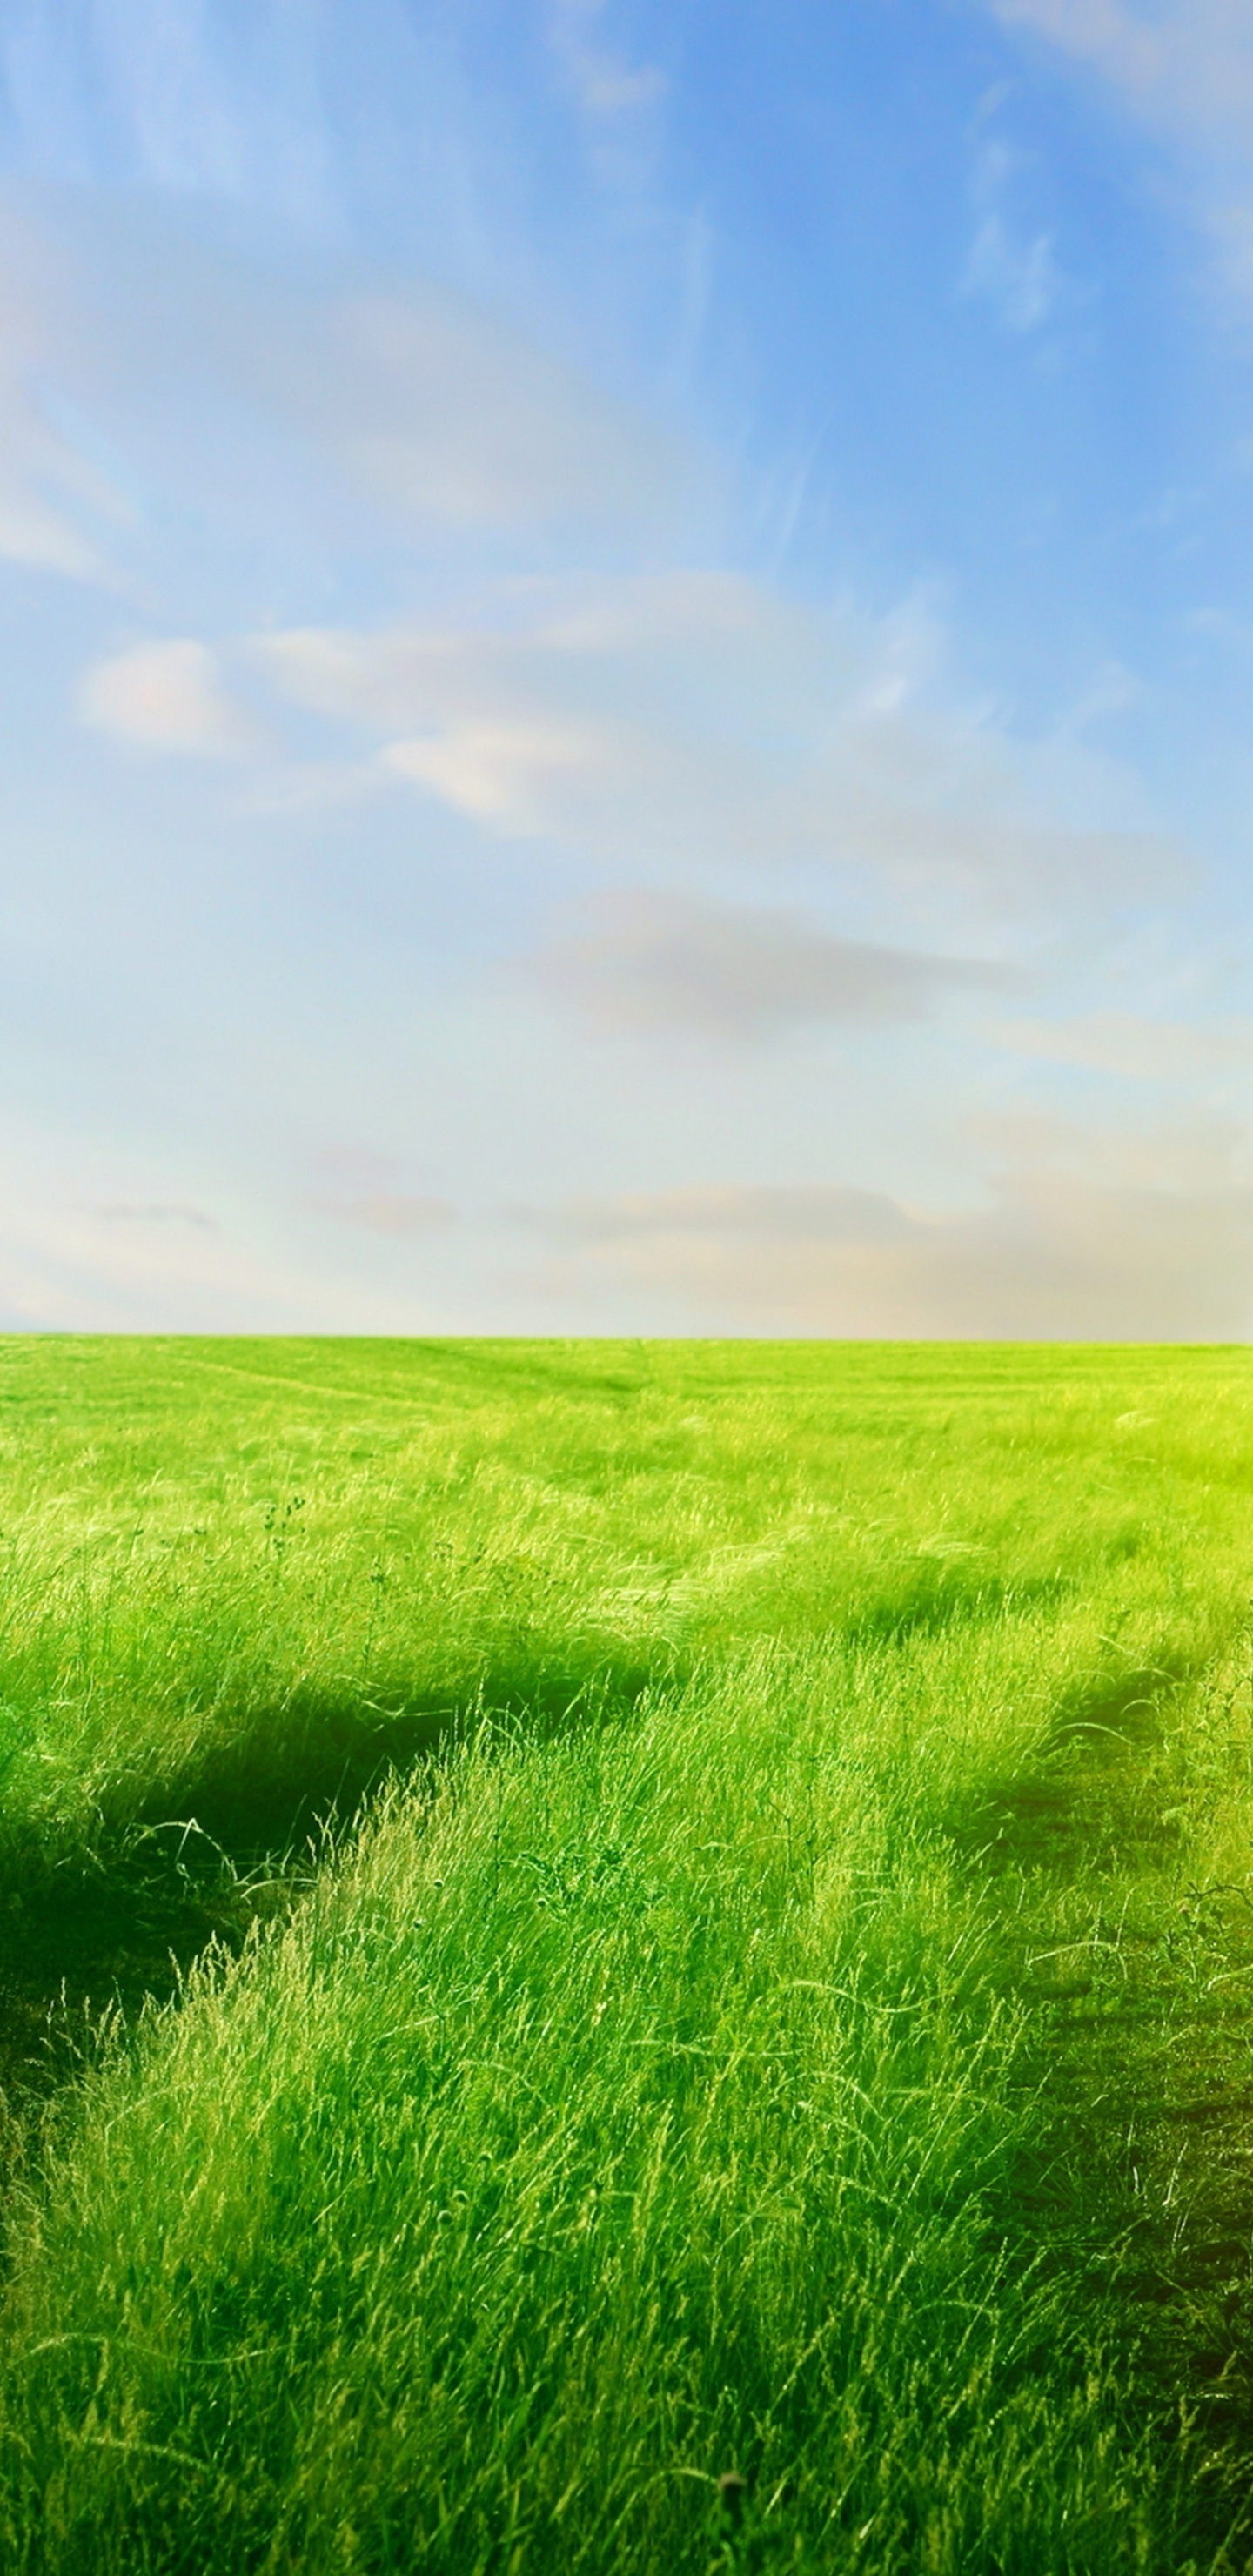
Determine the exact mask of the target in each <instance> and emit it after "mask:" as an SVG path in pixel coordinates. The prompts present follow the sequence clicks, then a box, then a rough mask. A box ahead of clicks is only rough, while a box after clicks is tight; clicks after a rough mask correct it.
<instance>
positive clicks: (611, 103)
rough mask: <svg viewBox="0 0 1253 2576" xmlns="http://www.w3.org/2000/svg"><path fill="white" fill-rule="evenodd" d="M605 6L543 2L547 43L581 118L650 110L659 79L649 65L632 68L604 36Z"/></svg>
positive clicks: (583, 0)
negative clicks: (566, 82)
mask: <svg viewBox="0 0 1253 2576" xmlns="http://www.w3.org/2000/svg"><path fill="white" fill-rule="evenodd" d="M608 14H609V13H608V10H607V7H606V0H549V9H548V41H549V45H550V46H551V49H552V52H553V55H554V57H555V59H556V61H557V63H558V65H559V66H560V69H561V71H562V73H563V74H564V76H565V78H566V80H567V81H568V82H569V84H570V87H571V88H572V90H573V91H574V94H575V97H576V98H577V100H578V103H579V106H580V107H581V108H582V110H583V112H584V114H585V115H588V116H592V117H597V118H603V117H619V116H622V115H623V114H624V113H628V112H629V111H630V110H632V109H637V108H641V107H648V106H651V105H652V103H653V101H654V100H655V99H658V98H660V97H661V95H662V93H663V91H664V89H665V79H664V75H663V74H662V72H661V71H660V70H659V69H658V67H657V65H656V64H654V63H644V64H633V63H630V62H628V61H627V59H626V57H625V55H624V54H622V53H621V52H619V50H618V49H617V47H616V46H615V45H613V44H612V43H610V42H609V41H608V39H607V36H606V32H605V22H606V19H607V17H608Z"/></svg>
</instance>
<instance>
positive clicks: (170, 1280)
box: [0, 0, 1253, 1341]
mask: <svg viewBox="0 0 1253 2576" xmlns="http://www.w3.org/2000/svg"><path fill="white" fill-rule="evenodd" d="M0 590H2V591H3V596H4V613H3V616H2V617H0V759H2V761H3V771H4V785H3V799H2V805H0V812H2V815H3V829H2V831H0V905H2V910H0V919H2V922H3V939H2V942H0V1328H4V1329H8V1330H23V1329H39V1330H48V1329H53V1330H64V1329H69V1330H107V1331H191V1332H199V1331H219V1332H235V1331H273V1332H284V1331H296V1332H306V1331H308V1332H327V1331H337V1332H349V1333H417V1334H423V1333H445V1332H468V1333H557V1334H586V1333H614V1334H617V1333H624V1334H631V1335H637V1334H638V1335H653V1334H687V1333H702V1334H706V1333H709V1334H718V1333H733V1334H742V1333H779V1334H788V1335H811V1334H812V1335H837V1336H838V1335H850V1336H855V1337H862V1336H878V1335H889V1336H904V1337H912V1336H922V1337H940V1338H950V1337H952V1338H969V1337H984V1336H989V1337H1000V1336H1008V1337H1022V1338H1037V1337H1042V1338H1056V1337H1061V1338H1078V1339H1103V1338H1116V1339H1127V1340H1145V1341H1158V1340H1185V1341H1187V1340H1212V1339H1218V1340H1223V1341H1232V1340H1239V1339H1244V1338H1248V1337H1249V1336H1250V1335H1251V1334H1253V721H1251V715H1253V694H1251V692H1253V11H1251V10H1250V8H1249V6H1248V0H665V5H664V6H663V5H661V0H352V6H351V7H348V6H344V5H342V0H340V5H336V0H0Z"/></svg>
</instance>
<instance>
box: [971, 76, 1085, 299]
mask: <svg viewBox="0 0 1253 2576" xmlns="http://www.w3.org/2000/svg"><path fill="white" fill-rule="evenodd" d="M1010 95H1012V93H1010V92H1008V91H1007V90H1005V89H1001V90H998V91H996V92H994V93H993V94H992V96H991V97H990V98H989V99H988V100H987V101H985V103H984V110H983V112H982V113H981V115H980V117H979V119H978V121H977V127H976V135H975V145H974V157H973V161H972V165H971V173H970V194H971V199H972V201H973V205H974V209H975V215H976V227H975V233H974V238H973V240H972V242H971V245H970V248H969V251H968V252H967V254H966V260H965V264H964V266H963V268H962V272H961V275H960V277H959V279H958V291H959V293H960V294H962V295H966V296H970V297H974V298H976V299H977V300H978V301H979V302H981V303H984V304H987V305H990V307H991V308H992V310H993V312H994V313H995V314H996V315H997V318H998V319H999V320H1000V321H1001V322H1002V323H1003V324H1004V325H1005V328H1006V329H1007V330H1010V331H1015V332H1019V333H1023V334H1025V333H1028V332H1031V331H1036V330H1038V329H1039V327H1040V325H1041V323H1042V322H1046V321H1047V320H1048V317H1049V315H1050V314H1051V312H1052V311H1053V308H1054V306H1055V304H1056V303H1057V301H1058V297H1059V295H1060V294H1061V291H1062V284H1063V280H1062V275H1061V271H1060V268H1059V266H1058V262H1057V251H1056V244H1055V241H1054V236H1053V234H1052V232H1051V231H1048V230H1041V229H1039V228H1038V227H1032V226H1031V225H1029V224H1026V223H1024V222H1023V220H1022V216H1021V213H1020V212H1019V211H1017V210H1016V208H1015V204H1014V199H1015V195H1016V193H1017V192H1018V190H1019V188H1020V185H1021V182H1022V180H1023V179H1024V178H1025V176H1026V175H1027V165H1026V163H1025V161H1024V158H1023V156H1022V154H1021V153H1019V152H1017V151H1015V150H1014V149H1012V147H1011V146H1010V145H1009V144H1008V143H1007V142H1006V141H1005V140H1004V138H1003V137H1002V136H1001V135H1000V134H998V133H997V132H996V131H995V130H994V129H993V128H992V124H991V120H992V119H993V118H994V117H995V116H996V115H997V114H998V113H999V111H1000V110H1001V108H1002V107H1003V106H1004V105H1005V103H1006V99H1007V97H1008V96H1010Z"/></svg>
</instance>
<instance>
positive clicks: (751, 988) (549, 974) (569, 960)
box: [520, 890, 1014, 1043]
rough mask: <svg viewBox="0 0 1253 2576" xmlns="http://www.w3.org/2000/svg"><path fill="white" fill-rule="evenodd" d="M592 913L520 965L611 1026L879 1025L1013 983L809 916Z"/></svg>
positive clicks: (663, 907)
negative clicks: (583, 924)
mask: <svg viewBox="0 0 1253 2576" xmlns="http://www.w3.org/2000/svg"><path fill="white" fill-rule="evenodd" d="M587 909H588V912H589V913H590V926H589V927H588V928H587V929H585V930H582V931H577V932H575V933H573V934H571V935H567V936H566V937H558V938H554V939H552V940H550V941H549V942H548V943H547V945H545V946H544V947H542V948H540V949H538V950H537V951H536V952H535V953H534V954H533V955H532V956H531V957H529V958H527V959H524V960H523V961H522V963H521V970H520V971H521V972H522V974H523V976H524V977H525V979H526V981H528V982H529V983H530V984H532V985H533V986H534V987H535V988H536V989H538V990H539V991H540V992H541V993H543V994H545V995H546V996H549V997H550V998H552V999H555V1000H557V1001H560V1002H564V1003H567V1004H570V1005H572V1006H573V1007H574V1008H575V1009H577V1010H579V1011H580V1012H581V1013H582V1014H583V1016H584V1017H585V1018H586V1019H587V1020H589V1021H590V1022H591V1024H592V1025H593V1026H594V1027H597V1028H600V1029H602V1030H605V1031H637V1032H638V1031H658V1032H671V1031H677V1032H696V1033H697V1034H699V1035H702V1036H707V1037H714V1038H721V1039H726V1040H730V1041H733V1042H739V1043H752V1042H760V1041H763V1040H769V1039H772V1038H777V1037H780V1036H782V1035H784V1034H785V1033H786V1032H788V1031H789V1030H794V1029H801V1028H806V1027H810V1026H814V1025H821V1024H824V1023H825V1024H829V1025H833V1026H836V1027H843V1028H849V1029H865V1028H879V1027H884V1026H890V1025H892V1024H894V1023H899V1022H901V1021H908V1020H920V1019H924V1018H926V1017H927V1016H928V1015H929V1014H931V1013H932V1012H934V1011H935V1010H937V1009H938V1008H939V1007H940V1006H941V1004H942V1003H943V1002H944V1001H945V1000H947V999H950V998H953V997H955V996H958V995H961V994H963V993H967V994H970V993H975V994H978V993H983V994H985V995H986V994H988V993H994V992H1003V991H1004V989H1005V987H1006V985H1007V984H1009V983H1012V981H1013V980H1014V979H1013V978H1012V976H1010V975H1009V974H1008V973H1007V971H1006V969H1005V968H1004V967H1002V966H999V965H991V964H985V963H983V962H981V961H979V960H975V959H970V958H961V957H953V958H950V957H936V956H927V955H922V954H918V953H917V952H912V951H910V950H908V949H899V948H885V947H877V946H875V945H874V944H873V943H872V942H871V941H868V940H859V939H843V938H839V937H837V936H836V935H834V934H833V933H832V932H831V931H829V930H827V929H825V928H824V927H823V925H822V924H821V923H820V922H818V921H816V920H814V919H813V918H812V917H811V916H807V915H806V914H803V913H799V912H791V911H780V910H766V909H764V908H760V907H756V906H750V905H746V904H732V903H726V902H716V901H712V900H710V899H707V898H706V899H696V898H693V897H691V896H682V895H672V894H662V893H654V892H649V891H645V890H637V891H635V892H620V893H614V894H605V895H601V896H599V897H596V898H594V899H593V901H592V902H591V904H590V905H589V906H588V908H587Z"/></svg>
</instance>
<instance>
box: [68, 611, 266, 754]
mask: <svg viewBox="0 0 1253 2576" xmlns="http://www.w3.org/2000/svg"><path fill="white" fill-rule="evenodd" d="M80 706H81V712H82V714H83V716H84V717H85V718H86V720H87V722H88V723H89V724H93V725H97V726H99V728H100V730H101V731H102V732H104V733H110V734H113V735H114V736H116V738H117V739H118V740H119V741H121V742H130V743H136V744H139V745H141V746H142V747H143V748H144V749H145V750H151V751H170V752H182V753H187V754H190V755H192V756H194V757H197V758H202V759H210V760H222V759H236V758H239V757H241V756H243V755H245V754H247V753H248V752H251V751H255V750H257V749H258V748H259V747H260V744H261V742H262V740H263V737H262V735H261V731H260V728H259V726H258V725H257V724H256V723H255V721H254V719H253V718H252V717H251V716H250V715H249V714H248V713H247V711H246V710H245V709H244V708H242V707H240V706H238V705H237V704H236V702H235V701H234V700H233V699H232V698H231V697H229V696H228V695H227V692H226V690H225V689H224V687H223V685H222V682H221V678H220V676H219V672H218V666H217V662H216V659H215V657H214V655H213V654H212V653H211V652H210V651H209V648H208V646H207V645H205V644H200V643H198V642H197V641H196V640H195V638H194V637H191V636H170V637H167V638H164V639H163V640H162V641H161V642H160V643H156V644H137V645H134V646H132V648H131V649H130V651H129V652H125V653H116V654H114V655H113V656H112V657H111V658H110V659H109V660H108V661H104V662H97V664H96V665H95V668H94V669H93V670H91V671H89V672H88V674H87V677H86V679H85V681H84V682H83V687H82V693H81V700H80Z"/></svg>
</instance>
